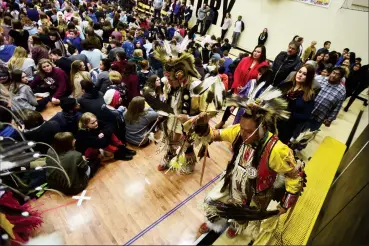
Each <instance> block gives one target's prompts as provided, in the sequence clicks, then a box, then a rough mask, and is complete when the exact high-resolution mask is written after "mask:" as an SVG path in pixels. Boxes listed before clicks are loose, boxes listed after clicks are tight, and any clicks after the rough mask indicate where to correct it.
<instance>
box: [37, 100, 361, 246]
mask: <svg viewBox="0 0 369 246" xmlns="http://www.w3.org/2000/svg"><path fill="white" fill-rule="evenodd" d="M344 105H345V104H344ZM361 105H362V102H361V101H358V100H357V101H355V103H354V104H353V105H352V108H351V109H350V111H349V112H348V113H345V112H342V111H341V113H340V115H339V117H338V119H337V120H336V121H335V122H334V123H333V124H332V126H331V127H330V128H326V127H322V129H321V130H322V131H321V132H320V133H319V134H318V136H317V138H316V139H315V140H314V141H313V142H312V143H311V144H310V146H309V147H308V148H307V149H306V150H305V151H304V152H303V155H304V156H306V157H308V156H311V155H312V153H314V152H315V150H316V149H317V147H318V146H319V144H320V141H322V139H323V138H324V136H326V135H330V136H332V137H334V138H336V139H337V140H339V141H341V142H343V143H344V142H345V141H346V139H347V136H348V134H349V133H350V131H351V128H352V125H353V124H354V121H355V119H356V115H357V114H358V112H359V109H360V108H361ZM59 110H60V108H59V107H53V106H49V107H48V108H47V109H46V110H45V111H44V112H43V116H44V118H45V119H50V118H51V117H52V116H53V115H54V114H55V113H56V112H57V111H59ZM220 117H221V114H220V115H218V116H217V117H216V118H215V119H213V120H212V122H211V124H213V125H214V124H215V122H216V121H218V120H219V119H220ZM232 121H233V117H231V118H230V119H229V121H228V123H231V122H232ZM367 124H368V114H367V109H366V113H365V114H364V116H363V120H362V123H361V124H360V126H359V129H358V131H359V132H360V131H362V129H363V128H364V126H365V125H367ZM357 135H358V134H357ZM209 154H210V157H211V158H208V159H207V164H206V169H205V175H204V180H203V183H202V187H201V186H200V182H199V181H200V173H201V167H202V161H201V162H198V164H197V165H196V169H195V172H194V173H193V174H192V175H188V176H180V175H177V174H176V173H173V172H168V173H165V172H159V171H157V169H156V168H157V165H158V164H159V162H160V160H161V158H162V156H163V153H159V154H158V153H156V146H155V145H154V144H151V145H149V146H148V147H146V148H143V149H137V155H136V156H135V157H134V159H133V160H131V161H116V162H113V163H108V164H105V165H104V166H103V167H101V168H100V170H99V171H98V173H97V174H96V176H95V177H94V178H93V179H92V180H90V182H89V184H88V187H87V192H86V196H87V197H90V198H91V199H90V200H84V201H83V203H82V205H81V206H77V200H75V199H72V198H71V197H60V196H59V195H57V194H55V193H51V192H47V193H46V194H44V195H43V196H42V197H41V198H40V199H38V200H37V201H35V202H34V203H33V204H34V206H35V207H37V209H38V210H39V211H41V212H42V216H43V219H44V223H43V225H42V227H41V228H39V229H38V230H36V232H35V235H40V234H43V233H52V232H59V233H61V234H62V236H63V237H64V240H65V243H66V244H95V245H96V244H119V245H122V244H137V245H143V244H161V245H163V244H172V245H174V244H183V245H189V244H193V242H194V241H195V240H196V239H197V238H198V236H199V235H198V233H197V230H198V227H199V226H200V224H201V223H202V222H203V214H202V213H201V210H200V208H199V205H200V204H201V202H202V201H203V199H204V197H205V195H206V193H207V192H208V191H209V190H210V189H211V188H212V187H213V183H216V182H217V177H218V175H219V174H220V173H221V172H222V171H223V170H224V168H225V167H226V165H227V163H228V161H229V160H230V157H231V152H230V145H229V144H227V143H213V144H212V145H211V146H210V148H209Z"/></svg>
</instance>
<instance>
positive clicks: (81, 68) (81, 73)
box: [70, 60, 92, 99]
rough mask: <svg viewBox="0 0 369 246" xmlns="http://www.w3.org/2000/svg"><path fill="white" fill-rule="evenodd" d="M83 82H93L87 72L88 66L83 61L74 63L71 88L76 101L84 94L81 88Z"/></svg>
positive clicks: (71, 72)
mask: <svg viewBox="0 0 369 246" xmlns="http://www.w3.org/2000/svg"><path fill="white" fill-rule="evenodd" d="M82 80H90V81H92V79H91V75H90V73H89V72H87V71H86V66H85V64H84V63H83V61H81V60H76V61H74V62H73V63H72V66H71V70H70V82H71V83H70V86H71V87H70V88H71V91H72V96H73V97H74V98H76V99H77V98H79V97H81V96H82V94H83V92H82V87H81V81H82Z"/></svg>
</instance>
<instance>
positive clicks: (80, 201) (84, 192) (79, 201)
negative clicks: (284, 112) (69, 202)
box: [72, 190, 91, 207]
mask: <svg viewBox="0 0 369 246" xmlns="http://www.w3.org/2000/svg"><path fill="white" fill-rule="evenodd" d="M86 192H87V191H86V190H84V191H82V194H81V195H80V196H73V197H72V198H73V199H76V200H78V203H77V206H78V207H79V206H81V204H82V202H83V200H91V197H89V196H85V195H86Z"/></svg>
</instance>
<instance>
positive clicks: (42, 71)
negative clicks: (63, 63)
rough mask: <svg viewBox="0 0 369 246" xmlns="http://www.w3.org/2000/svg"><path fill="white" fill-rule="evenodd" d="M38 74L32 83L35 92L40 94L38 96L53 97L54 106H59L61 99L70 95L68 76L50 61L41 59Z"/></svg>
mask: <svg viewBox="0 0 369 246" xmlns="http://www.w3.org/2000/svg"><path fill="white" fill-rule="evenodd" d="M37 68H38V74H37V75H36V76H35V79H34V80H33V81H32V82H31V83H30V86H31V88H32V89H33V91H34V92H36V93H39V94H38V95H37V94H36V96H40V97H47V96H48V95H47V94H49V95H50V96H51V98H52V99H51V102H52V103H53V104H59V103H60V98H62V97H65V96H68V95H69V93H68V92H69V89H68V87H69V86H68V76H67V75H66V74H65V72H64V71H63V70H61V69H60V68H57V67H55V65H54V64H53V63H52V62H51V61H50V60H49V59H41V60H40V62H39V63H38V65H37ZM44 93H47V94H44Z"/></svg>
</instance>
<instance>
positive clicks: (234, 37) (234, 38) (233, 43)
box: [232, 32, 241, 47]
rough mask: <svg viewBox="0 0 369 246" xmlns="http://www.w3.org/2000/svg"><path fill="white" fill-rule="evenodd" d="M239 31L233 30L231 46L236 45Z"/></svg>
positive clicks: (239, 34)
mask: <svg viewBox="0 0 369 246" xmlns="http://www.w3.org/2000/svg"><path fill="white" fill-rule="evenodd" d="M240 36H241V33H240V32H234V33H233V38H232V47H236V45H237V42H238V39H239V38H240Z"/></svg>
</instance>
